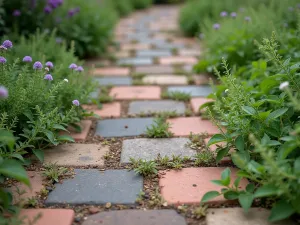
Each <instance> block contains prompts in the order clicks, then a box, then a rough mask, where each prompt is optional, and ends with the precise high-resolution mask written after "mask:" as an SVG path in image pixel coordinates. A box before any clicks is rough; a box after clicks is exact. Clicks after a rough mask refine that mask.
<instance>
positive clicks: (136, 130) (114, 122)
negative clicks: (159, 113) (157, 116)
mask: <svg viewBox="0 0 300 225" xmlns="http://www.w3.org/2000/svg"><path fill="white" fill-rule="evenodd" d="M153 120H154V119H153V118H129V119H109V120H99V121H98V123H97V128H96V133H95V135H99V136H102V137H129V136H137V135H142V134H145V132H146V129H147V127H148V126H150V125H151V124H153Z"/></svg>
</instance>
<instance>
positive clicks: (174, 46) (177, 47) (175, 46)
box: [155, 43, 185, 49]
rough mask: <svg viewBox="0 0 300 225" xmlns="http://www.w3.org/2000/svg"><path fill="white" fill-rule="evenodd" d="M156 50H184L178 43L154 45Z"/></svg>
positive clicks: (182, 45)
mask: <svg viewBox="0 0 300 225" xmlns="http://www.w3.org/2000/svg"><path fill="white" fill-rule="evenodd" d="M155 47H156V48H157V49H175V48H176V49H183V48H185V46H184V44H180V43H157V44H156V45H155Z"/></svg>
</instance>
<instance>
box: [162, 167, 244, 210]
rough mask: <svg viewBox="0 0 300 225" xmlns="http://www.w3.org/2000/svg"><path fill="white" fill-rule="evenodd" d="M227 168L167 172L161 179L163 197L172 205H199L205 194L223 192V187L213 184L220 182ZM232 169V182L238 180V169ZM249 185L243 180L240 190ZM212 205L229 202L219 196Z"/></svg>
mask: <svg viewBox="0 0 300 225" xmlns="http://www.w3.org/2000/svg"><path fill="white" fill-rule="evenodd" d="M224 169H226V168H225V167H201V168H183V169H182V170H179V171H178V170H170V171H165V175H163V176H162V177H161V178H160V179H159V186H161V187H162V188H161V194H162V197H163V198H164V199H165V200H166V201H167V202H168V203H171V204H199V202H200V201H201V199H202V197H203V196H204V194H205V193H206V192H208V191H221V189H222V187H221V186H218V185H216V184H214V183H212V182H211V180H219V179H220V178H221V173H222V171H223V170H224ZM230 169H231V182H232V183H233V182H234V180H235V179H236V178H237V176H236V173H237V171H238V170H237V169H236V168H230ZM247 184H248V181H247V180H246V179H243V180H241V182H240V188H241V189H245V188H246V186H247ZM209 202H210V203H215V204H222V203H225V202H228V200H226V199H224V198H223V197H222V196H218V197H216V198H214V199H212V200H211V201H209Z"/></svg>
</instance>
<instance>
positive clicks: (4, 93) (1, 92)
mask: <svg viewBox="0 0 300 225" xmlns="http://www.w3.org/2000/svg"><path fill="white" fill-rule="evenodd" d="M7 97H8V90H7V89H6V88H5V87H3V86H0V98H2V99H4V98H7Z"/></svg>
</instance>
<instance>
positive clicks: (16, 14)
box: [12, 9, 21, 17]
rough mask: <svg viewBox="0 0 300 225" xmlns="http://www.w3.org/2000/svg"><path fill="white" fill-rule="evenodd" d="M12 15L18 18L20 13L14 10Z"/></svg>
mask: <svg viewBox="0 0 300 225" xmlns="http://www.w3.org/2000/svg"><path fill="white" fill-rule="evenodd" d="M12 15H13V16H14V17H19V16H21V11H20V10H18V9H15V10H14V11H13V13H12Z"/></svg>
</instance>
